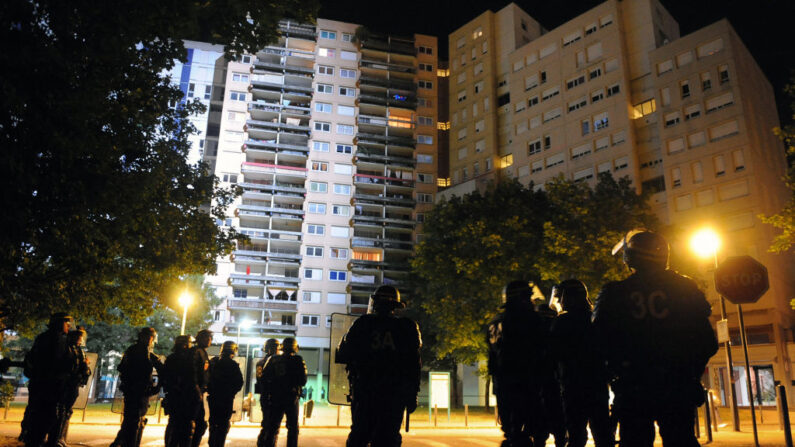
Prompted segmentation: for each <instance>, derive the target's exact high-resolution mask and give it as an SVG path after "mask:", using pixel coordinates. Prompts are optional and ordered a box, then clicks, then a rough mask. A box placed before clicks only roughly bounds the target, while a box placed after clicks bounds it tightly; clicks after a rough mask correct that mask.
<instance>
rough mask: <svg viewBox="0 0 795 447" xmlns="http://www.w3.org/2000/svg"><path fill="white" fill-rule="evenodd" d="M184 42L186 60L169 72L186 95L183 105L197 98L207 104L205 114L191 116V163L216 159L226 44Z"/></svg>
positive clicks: (189, 158)
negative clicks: (192, 132)
mask: <svg viewBox="0 0 795 447" xmlns="http://www.w3.org/2000/svg"><path fill="white" fill-rule="evenodd" d="M184 44H185V52H186V61H185V62H182V61H176V62H175V64H174V66H173V67H172V68H171V70H170V71H169V72H168V73H166V74H167V75H168V76H170V77H171V81H172V82H173V83H174V84H175V85H178V86H179V89H180V90H181V91H182V94H183V95H184V96H183V99H182V100H181V101H180V104H183V105H184V104H185V103H186V102H189V101H194V100H197V99H198V100H199V101H201V102H202V104H204V105H205V106H206V109H205V111H204V112H203V113H200V114H196V115H191V116H190V117H189V121H190V123H191V124H192V125H193V126H194V127H195V128H196V130H197V133H195V134H193V135H191V136H190V137H189V138H188V141H189V142H190V143H191V149H190V152H189V154H188V163H189V164H196V163H198V162H199V161H202V160H204V161H207V162H214V160H215V158H214V157H215V151H216V150H217V148H218V128H219V125H220V123H221V103H222V101H223V92H224V71H225V70H226V60H225V59H224V47H223V45H212V44H209V43H204V42H196V41H192V40H186V41H184ZM174 106H175V107H176V106H177V104H174Z"/></svg>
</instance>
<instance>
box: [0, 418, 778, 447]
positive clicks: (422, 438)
mask: <svg viewBox="0 0 795 447" xmlns="http://www.w3.org/2000/svg"><path fill="white" fill-rule="evenodd" d="M118 428H119V426H118V424H108V425H105V424H80V423H76V424H73V425H72V427H71V428H70V429H69V439H68V441H69V444H70V445H72V446H87V447H94V446H100V447H107V446H108V445H110V443H111V441H112V440H113V438H114V437H115V436H116V431H117V430H118ZM163 430H164V426H163V425H153V426H149V427H147V428H146V430H145V431H144V437H143V440H142V443H141V445H142V447H159V446H162V445H163ZM743 430H744V431H743V432H741V433H732V432H728V431H721V432H719V433H716V434H715V439H714V441H713V442H712V443H711V444H706V443H705V441H706V439H705V438H702V439H701V440H700V441H701V442H702V444H704V445H708V446H710V447H712V446H720V447H723V446H737V447H745V446H753V436H752V434H751V433H750V427H748V428H746V427H743ZM257 433H258V428H256V427H253V426H248V427H234V428H232V430H231V432H230V433H229V437H228V438H227V446H229V447H237V446H241V447H242V446H246V447H251V446H253V445H254V442H255V439H256V436H257ZM18 434H19V422H0V446H9V447H18V446H21V444H19V443H17V442H16V436H17V435H18ZM347 434H348V431H347V429H343V428H322V427H307V428H302V429H301V435H300V438H299V445H300V446H302V447H342V446H344V445H345V438H346V436H347ZM285 435H286V433H285V430H284V428H282V431H281V433H280V436H279V443H278V444H277V445H278V446H279V447H282V446H284V445H285ZM759 439H760V444H759V445H760V446H761V447H780V446H783V445H784V435H783V433H782V432H780V431H775V430H765V431H761V432H760V434H759ZM501 440H502V436H501V433H500V431H499V430H498V429H496V428H473V429H453V428H445V429H442V428H439V429H434V428H418V429H416V430H412V431H411V432H410V433H408V434H406V433H404V434H403V446H405V447H498V446H499V444H500V441H501ZM206 441H207V438H206V437H205V443H204V444H203V445H206ZM552 445H554V444H553V442H552V441H551V440H550V441H549V442H548V443H547V446H552ZM588 445H589V446H592V445H593V444H592V443H591V442H589V443H588ZM655 445H656V446H658V445H661V442H660V440H659V437H658V438H657V442H656V443H655Z"/></svg>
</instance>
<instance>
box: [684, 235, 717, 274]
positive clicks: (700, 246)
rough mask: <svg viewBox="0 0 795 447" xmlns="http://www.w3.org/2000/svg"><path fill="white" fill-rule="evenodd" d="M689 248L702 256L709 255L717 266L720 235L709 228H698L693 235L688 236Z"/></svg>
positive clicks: (706, 256)
mask: <svg viewBox="0 0 795 447" xmlns="http://www.w3.org/2000/svg"><path fill="white" fill-rule="evenodd" d="M690 248H691V249H692V250H693V251H694V252H695V253H696V254H697V255H698V256H700V257H702V258H709V257H710V256H711V257H712V258H713V260H714V261H715V267H717V266H718V248H720V237H719V236H718V233H716V232H715V231H714V230H712V229H711V228H703V229H701V230H698V231H697V232H696V233H695V234H694V235H693V237H691V238H690Z"/></svg>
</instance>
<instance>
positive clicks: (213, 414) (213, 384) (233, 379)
mask: <svg viewBox="0 0 795 447" xmlns="http://www.w3.org/2000/svg"><path fill="white" fill-rule="evenodd" d="M242 388H243V374H242V373H241V372H240V365H238V363H237V362H236V361H235V360H234V359H233V358H232V356H230V355H229V354H227V353H226V352H222V353H221V356H219V357H214V358H213V359H212V360H210V381H209V384H208V386H207V403H208V404H209V407H210V440H209V447H223V445H224V442H225V440H226V435H227V433H228V432H229V425H230V424H229V420H230V418H231V417H232V407H233V404H234V400H235V395H236V394H237V392H238V391H240V390H241V389H242Z"/></svg>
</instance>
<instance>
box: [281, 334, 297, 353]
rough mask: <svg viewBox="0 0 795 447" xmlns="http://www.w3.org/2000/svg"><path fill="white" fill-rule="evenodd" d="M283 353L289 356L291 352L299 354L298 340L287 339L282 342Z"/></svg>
mask: <svg viewBox="0 0 795 447" xmlns="http://www.w3.org/2000/svg"><path fill="white" fill-rule="evenodd" d="M282 352H284V353H285V354H289V353H291V352H298V340H296V339H295V338H294V337H287V338H285V339H284V340H283V341H282Z"/></svg>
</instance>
